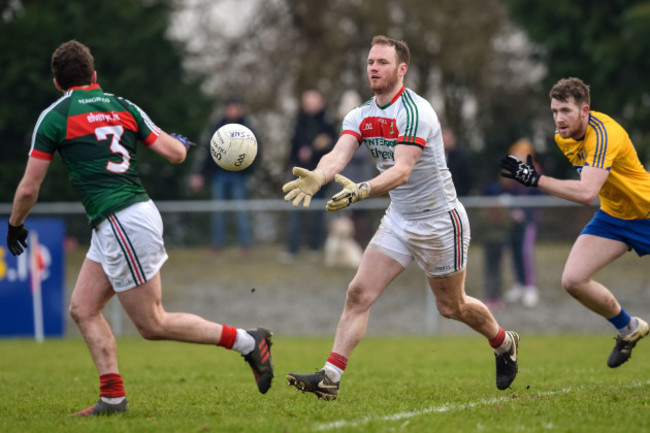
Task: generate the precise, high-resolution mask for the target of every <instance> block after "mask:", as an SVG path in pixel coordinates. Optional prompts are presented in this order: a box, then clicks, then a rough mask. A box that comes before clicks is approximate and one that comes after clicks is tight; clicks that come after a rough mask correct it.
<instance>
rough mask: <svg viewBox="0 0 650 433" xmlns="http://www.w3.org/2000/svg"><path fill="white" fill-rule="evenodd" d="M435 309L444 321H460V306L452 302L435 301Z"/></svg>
mask: <svg viewBox="0 0 650 433" xmlns="http://www.w3.org/2000/svg"><path fill="white" fill-rule="evenodd" d="M436 308H437V309H438V312H439V313H440V315H441V316H442V317H444V318H445V319H456V320H458V319H460V317H461V309H460V305H458V304H457V303H452V302H444V301H438V300H437V301H436Z"/></svg>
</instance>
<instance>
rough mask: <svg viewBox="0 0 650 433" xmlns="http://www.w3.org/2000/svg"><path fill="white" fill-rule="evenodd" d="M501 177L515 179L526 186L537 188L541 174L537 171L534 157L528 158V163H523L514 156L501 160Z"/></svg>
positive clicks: (529, 156)
mask: <svg viewBox="0 0 650 433" xmlns="http://www.w3.org/2000/svg"><path fill="white" fill-rule="evenodd" d="M501 168H502V169H504V170H505V172H501V176H503V177H507V178H510V179H514V180H516V181H517V182H519V183H520V184H522V185H525V186H535V187H536V186H537V182H539V178H540V174H539V173H537V172H536V171H535V166H534V165H533V157H532V155H530V154H529V155H528V156H527V157H526V162H523V161H521V160H520V159H519V158H516V157H514V156H512V155H508V156H504V157H503V158H501Z"/></svg>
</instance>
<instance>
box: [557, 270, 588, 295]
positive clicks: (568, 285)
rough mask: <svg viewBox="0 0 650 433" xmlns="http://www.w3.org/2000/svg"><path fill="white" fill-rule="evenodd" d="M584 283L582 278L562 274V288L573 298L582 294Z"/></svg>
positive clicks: (566, 273)
mask: <svg viewBox="0 0 650 433" xmlns="http://www.w3.org/2000/svg"><path fill="white" fill-rule="evenodd" d="M582 283H583V281H582V279H580V278H577V277H576V276H575V275H573V274H570V273H568V272H565V273H564V274H562V287H563V288H564V290H566V292H567V293H569V294H570V295H571V296H575V295H576V294H578V293H580V291H581V289H582V286H583V284H582Z"/></svg>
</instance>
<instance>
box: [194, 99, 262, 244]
mask: <svg viewBox="0 0 650 433" xmlns="http://www.w3.org/2000/svg"><path fill="white" fill-rule="evenodd" d="M228 123H239V124H241V125H244V126H246V127H247V128H249V129H250V130H251V131H253V133H254V134H255V136H256V137H257V144H258V150H257V151H258V154H257V157H256V158H255V161H253V163H252V164H251V165H250V166H249V167H248V168H245V169H244V170H241V171H228V170H224V169H223V168H221V167H219V166H218V165H217V164H216V163H215V162H214V160H213V159H212V156H211V155H210V139H211V138H212V135H213V134H214V133H215V132H216V131H217V129H219V128H221V127H222V126H223V125H226V124H228ZM202 141H203V143H202V146H201V147H200V149H199V151H198V152H197V156H196V159H195V161H194V167H193V170H192V172H193V174H192V176H191V177H190V188H191V189H192V190H193V191H194V192H197V191H200V190H202V189H203V188H204V187H205V184H206V182H209V184H210V194H211V198H212V200H217V201H222V200H247V199H248V198H249V183H250V178H251V175H252V174H253V172H254V171H255V167H256V165H257V161H259V160H260V148H261V146H260V137H259V135H258V134H256V133H255V129H254V128H253V126H252V125H251V123H250V121H249V119H248V116H247V115H246V109H245V107H244V104H243V101H242V100H241V99H240V98H239V97H238V96H234V95H232V96H229V97H228V98H227V99H226V102H225V106H224V111H223V114H222V115H221V116H220V117H219V118H218V119H217V120H216V122H215V123H214V124H213V125H212V126H211V127H210V130H209V133H208V134H206V136H205V137H204V138H203V140H202ZM234 216H235V223H236V225H237V238H238V241H239V246H240V247H241V251H242V256H243V257H249V256H250V252H251V248H252V245H253V235H252V227H251V219H250V215H249V214H248V212H246V211H237V212H235V213H234ZM226 225H227V221H226V213H225V212H214V213H213V214H212V218H211V227H210V229H211V246H212V249H213V251H215V252H216V253H218V252H219V251H221V250H223V248H224V247H225V246H226V235H227V230H226V228H227V227H226Z"/></svg>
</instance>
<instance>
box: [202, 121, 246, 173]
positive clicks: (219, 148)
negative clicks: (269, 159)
mask: <svg viewBox="0 0 650 433" xmlns="http://www.w3.org/2000/svg"><path fill="white" fill-rule="evenodd" d="M210 155H212V159H214V162H216V163H217V165H218V166H219V167H221V168H223V169H225V170H229V171H240V170H243V169H245V168H246V167H248V166H250V165H251V164H252V163H253V161H254V160H255V156H256V155H257V139H256V138H255V134H253V132H252V131H251V130H250V129H248V128H247V127H245V126H244V125H240V124H239V123H228V124H226V125H223V126H222V127H221V128H219V129H217V130H216V131H215V133H214V135H212V138H211V139H210Z"/></svg>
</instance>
